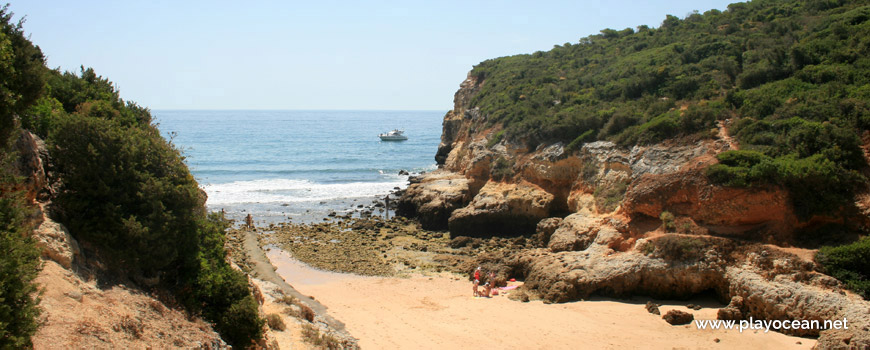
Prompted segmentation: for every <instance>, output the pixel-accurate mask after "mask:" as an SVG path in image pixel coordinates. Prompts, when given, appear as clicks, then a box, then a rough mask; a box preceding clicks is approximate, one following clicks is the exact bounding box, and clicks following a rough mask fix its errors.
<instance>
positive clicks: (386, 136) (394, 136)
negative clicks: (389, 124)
mask: <svg viewBox="0 0 870 350" xmlns="http://www.w3.org/2000/svg"><path fill="white" fill-rule="evenodd" d="M378 137H380V138H381V141H405V140H407V139H408V137H407V136H405V131H404V130H399V129H393V130H392V131H390V132H385V133H383V134H378Z"/></svg>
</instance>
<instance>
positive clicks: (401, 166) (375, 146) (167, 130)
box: [152, 110, 444, 222]
mask: <svg viewBox="0 0 870 350" xmlns="http://www.w3.org/2000/svg"><path fill="white" fill-rule="evenodd" d="M152 114H153V115H154V117H155V121H156V122H157V123H159V128H160V130H161V132H162V133H164V135H165V136H166V137H167V138H168V139H171V140H172V142H173V143H174V144H175V145H176V146H177V147H179V148H181V149H182V150H183V153H184V155H185V156H186V161H187V163H188V166H189V167H190V169H191V172H192V173H193V175H194V177H196V179H197V181H198V182H199V184H200V186H201V187H202V188H203V189H204V190H205V191H206V193H208V197H209V199H208V202H207V204H208V206H209V209H210V210H220V209H224V210H226V211H227V213H228V214H229V215H230V216H231V217H233V218H240V217H243V216H245V215H247V213H251V214H253V215H254V217H255V219H257V220H258V221H260V222H263V221H265V222H274V221H282V220H283V219H286V218H290V219H297V220H302V221H311V220H314V219H317V218H319V217H323V216H325V215H326V213H327V212H330V211H337V212H348V211H351V210H353V209H351V208H354V209H356V206H358V205H359V204H364V205H367V204H370V203H371V201H372V200H374V199H376V198H383V197H384V196H386V195H387V194H388V193H389V192H390V191H391V190H393V189H394V188H395V187H403V186H405V185H407V180H408V179H407V176H400V175H399V174H398V173H399V171H400V170H407V171H409V172H411V173H419V172H422V171H428V170H432V169H435V160H434V155H435V151H436V150H437V147H438V143H439V141H440V136H441V121H442V118H443V115H444V112H440V111H407V112H406V111H189V110H185V111H169V110H156V111H152ZM394 128H399V129H404V130H405V135H407V136H408V140H407V141H398V142H396V141H393V142H386V141H381V140H380V139H378V137H377V135H378V134H379V133H382V132H386V131H388V130H391V129H394ZM356 210H358V209H356Z"/></svg>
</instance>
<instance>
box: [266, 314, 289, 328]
mask: <svg viewBox="0 0 870 350" xmlns="http://www.w3.org/2000/svg"><path fill="white" fill-rule="evenodd" d="M266 324H268V325H269V328H271V329H274V330H276V331H284V330H286V329H287V325H286V324H284V319H282V318H281V315H278V314H268V315H266Z"/></svg>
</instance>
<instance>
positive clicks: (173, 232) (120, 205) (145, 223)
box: [41, 69, 264, 347]
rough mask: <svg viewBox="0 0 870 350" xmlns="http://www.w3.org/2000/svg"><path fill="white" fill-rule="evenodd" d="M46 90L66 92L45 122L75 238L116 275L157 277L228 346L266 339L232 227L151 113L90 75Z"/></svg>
mask: <svg viewBox="0 0 870 350" xmlns="http://www.w3.org/2000/svg"><path fill="white" fill-rule="evenodd" d="M49 84H63V85H62V86H60V87H59V88H54V86H52V89H51V92H52V96H51V97H52V98H54V99H56V100H57V101H59V103H61V104H62V105H63V106H64V112H62V113H55V114H51V115H50V117H49V118H48V119H49V120H50V121H51V122H50V125H51V127H50V128H49V132H48V142H49V145H50V146H51V147H52V156H53V158H54V159H55V166H56V169H57V173H58V175H60V177H61V178H62V180H63V181H62V183H63V187H62V189H61V192H60V194H59V195H58V197H57V199H56V200H55V203H56V204H57V205H58V206H59V208H60V212H61V219H62V221H63V222H64V224H66V225H67V227H69V228H70V231H71V232H72V234H73V235H75V236H76V238H78V239H79V240H81V241H83V242H86V243H88V244H89V245H90V246H92V247H94V248H95V249H96V253H97V254H98V255H99V256H101V257H102V258H104V259H106V260H107V261H108V262H109V264H107V265H108V266H110V267H111V268H112V269H113V270H114V271H115V272H116V273H119V274H124V275H128V276H133V277H137V276H142V277H160V280H161V282H162V283H163V285H164V287H166V288H169V289H171V290H174V291H175V292H176V294H177V297H178V299H179V300H181V301H182V303H183V304H184V305H185V306H186V307H187V308H188V309H189V310H190V311H192V312H194V313H197V314H201V315H202V316H203V317H204V318H205V319H207V320H209V321H211V322H214V324H215V329H216V330H217V331H218V332H219V333H220V334H221V336H222V337H223V338H224V339H225V340H226V341H227V342H228V343H229V344H231V345H235V346H240V347H244V346H247V345H249V344H251V342H252V341H254V340H256V339H259V338H260V337H261V336H262V326H263V324H264V321H263V320H261V319H260V318H259V316H258V312H257V304H256V301H254V299H253V297H252V296H251V292H250V290H249V288H248V281H247V277H246V276H245V275H244V274H243V273H242V272H240V271H237V270H234V269H232V268H231V267H230V265H229V264H228V263H227V262H226V260H225V257H226V252H225V250H224V243H225V237H224V231H225V230H226V228H227V224H226V222H224V221H223V220H222V218H220V216H219V215H218V214H213V215H210V216H206V212H205V206H204V204H205V203H204V202H205V196H204V195H203V194H202V193H201V192H200V190H199V188H198V185H197V183H196V181H195V180H194V178H193V176H192V175H191V174H190V172H189V171H188V169H187V166H186V165H185V164H184V158H183V157H182V156H181V154H180V152H179V151H178V150H177V149H176V148H175V147H174V146H173V145H172V144H170V143H169V142H167V141H166V140H165V139H163V138H162V137H161V136H160V133H159V131H158V130H157V128H156V127H155V126H154V125H151V124H150V120H151V116H150V113H149V112H148V110H147V109H143V108H140V107H138V106H137V105H135V104H133V103H129V102H127V103H125V102H124V101H121V100H120V99H118V98H117V92H116V91H114V88H113V87H112V84H111V83H110V82H108V81H107V80H105V79H103V78H102V77H98V76H96V74H95V73H94V72H93V71H92V70H90V69H88V70H84V69H83V70H82V76H81V77H76V76H75V75H72V74H69V73H64V74H63V75H61V74H59V73H57V72H55V73H54V78H53V79H51V80H49ZM77 89H83V91H79V90H77ZM93 98H98V99H106V98H108V99H109V100H92V99H93ZM75 103H78V104H75ZM74 104H75V105H74ZM55 107H56V105H55ZM55 109H56V108H52V111H54V110H55ZM44 115H45V114H44V113H43V114H42V115H41V116H44Z"/></svg>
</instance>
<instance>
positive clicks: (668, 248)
mask: <svg viewBox="0 0 870 350" xmlns="http://www.w3.org/2000/svg"><path fill="white" fill-rule="evenodd" d="M653 244H654V245H655V249H654V250H653V251H654V253H653V254H654V255H655V256H656V257H660V258H663V259H666V260H671V261H693V260H698V259H701V258H702V257H704V249H705V248H707V246H708V244H707V243H706V242H704V241H703V240H702V239H700V238H696V237H687V236H682V235H678V234H672V235H667V236H662V237H659V238H657V239H655V240H654V243H653Z"/></svg>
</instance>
